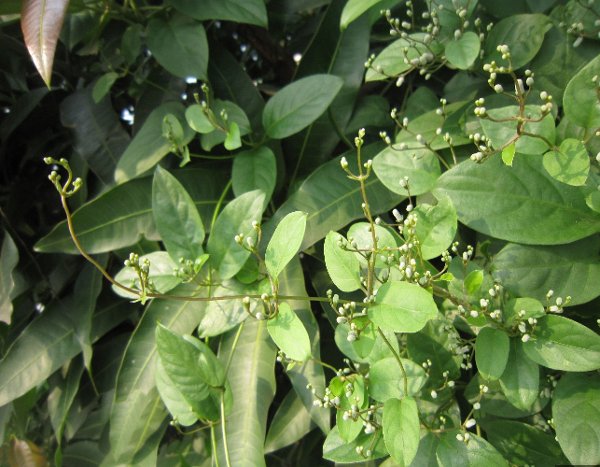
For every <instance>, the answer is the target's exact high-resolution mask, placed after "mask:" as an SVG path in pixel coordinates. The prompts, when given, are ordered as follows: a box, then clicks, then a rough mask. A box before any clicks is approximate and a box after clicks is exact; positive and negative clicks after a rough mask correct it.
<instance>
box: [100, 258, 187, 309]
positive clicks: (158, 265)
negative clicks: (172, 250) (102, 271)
mask: <svg viewBox="0 0 600 467" xmlns="http://www.w3.org/2000/svg"><path fill="white" fill-rule="evenodd" d="M146 259H147V260H148V261H150V271H149V273H148V278H149V279H150V281H152V286H153V287H154V289H155V290H156V291H157V292H158V293H163V294H164V293H167V292H169V291H170V290H173V289H174V288H175V287H177V286H178V285H179V284H180V283H181V278H179V277H177V276H175V273H174V269H177V263H175V262H174V261H173V260H172V259H171V257H170V256H169V254H168V253H167V252H166V251H154V252H152V253H148V254H147V255H142V256H140V263H141V262H143V261H144V260H146ZM115 280H116V281H117V282H120V283H121V284H123V285H125V286H127V287H130V288H132V289H136V290H140V288H141V287H140V279H139V277H138V275H137V273H136V272H135V270H134V269H133V268H131V267H124V268H123V269H121V270H120V271H119V272H118V273H117V274H116V275H115ZM112 289H113V292H115V293H116V294H117V295H119V296H121V297H125V298H129V299H136V298H138V297H139V295H134V294H132V293H129V292H127V291H126V290H123V289H121V288H119V287H116V286H114V285H113V286H112Z"/></svg>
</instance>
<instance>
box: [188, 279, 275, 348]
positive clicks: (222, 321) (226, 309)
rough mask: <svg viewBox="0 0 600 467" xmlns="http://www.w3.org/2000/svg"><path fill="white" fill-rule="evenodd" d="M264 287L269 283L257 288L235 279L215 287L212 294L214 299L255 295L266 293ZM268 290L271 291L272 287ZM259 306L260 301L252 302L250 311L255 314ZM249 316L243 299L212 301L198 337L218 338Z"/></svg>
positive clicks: (206, 310)
mask: <svg viewBox="0 0 600 467" xmlns="http://www.w3.org/2000/svg"><path fill="white" fill-rule="evenodd" d="M262 285H265V286H266V285H268V281H267V280H265V281H263V282H262V283H261V284H260V285H258V286H257V285H256V284H250V285H245V284H242V283H240V282H239V281H237V280H235V279H229V280H226V281H223V282H222V283H221V284H219V285H217V286H215V287H213V289H212V290H211V292H212V296H214V297H227V296H231V295H237V296H244V295H254V294H260V293H261V292H264V291H265V289H264V288H261V286H262ZM268 290H269V291H270V287H268ZM257 306H258V300H252V301H251V302H250V308H249V311H250V312H251V313H254V310H255V309H256V307H257ZM248 316H249V315H248V312H247V311H246V309H245V308H244V304H243V302H242V298H236V299H231V300H213V301H210V302H208V303H207V304H206V308H205V311H204V315H203V316H202V320H201V321H200V324H199V325H198V335H199V336H200V337H202V338H204V337H211V336H218V335H219V334H223V333H225V332H227V331H229V330H230V329H233V328H234V327H236V326H237V325H238V324H240V323H241V322H242V321H244V320H245V319H246V318H248Z"/></svg>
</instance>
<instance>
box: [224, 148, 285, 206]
mask: <svg viewBox="0 0 600 467" xmlns="http://www.w3.org/2000/svg"><path fill="white" fill-rule="evenodd" d="M276 179H277V167H276V164H275V155H274V154H273V151H271V150H270V149H269V148H268V147H266V146H261V147H260V148H258V149H251V150H249V151H244V152H241V153H238V154H236V156H235V159H234V160H233V168H232V170H231V181H232V187H233V193H234V194H235V196H240V195H242V194H244V193H246V192H248V191H252V190H262V191H263V192H264V194H265V203H268V202H269V201H270V200H271V195H272V194H273V190H274V189H275V182H276Z"/></svg>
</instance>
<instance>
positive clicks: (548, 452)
mask: <svg viewBox="0 0 600 467" xmlns="http://www.w3.org/2000/svg"><path fill="white" fill-rule="evenodd" d="M480 424H481V426H482V427H483V429H484V430H485V433H486V435H487V439H488V441H489V442H490V443H491V444H492V445H493V446H494V447H495V448H496V449H497V450H498V451H499V452H500V453H501V454H502V455H503V456H504V458H505V459H506V460H508V461H509V462H511V463H512V464H514V465H524V464H528V465H531V464H533V465H560V464H566V463H567V460H566V459H565V457H564V455H563V453H562V451H561V450H560V446H559V445H558V443H557V442H556V440H555V439H554V436H552V435H551V434H549V433H546V432H544V431H542V430H540V429H539V428H536V427H534V426H531V425H527V424H526V423H522V422H517V421H512V420H490V421H488V420H486V421H482V422H480Z"/></svg>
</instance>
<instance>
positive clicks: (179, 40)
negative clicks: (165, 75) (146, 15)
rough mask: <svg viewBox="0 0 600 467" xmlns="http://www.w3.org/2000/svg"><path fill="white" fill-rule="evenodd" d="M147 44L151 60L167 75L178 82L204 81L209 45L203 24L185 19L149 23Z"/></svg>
mask: <svg viewBox="0 0 600 467" xmlns="http://www.w3.org/2000/svg"><path fill="white" fill-rule="evenodd" d="M146 40H147V42H148V48H149V49H150V52H152V56H153V57H154V58H156V61H157V62H158V63H160V64H161V65H162V66H163V67H164V68H165V69H166V70H167V71H168V72H170V73H172V74H173V75H175V76H178V77H180V78H186V77H188V76H194V77H196V78H198V79H206V78H207V67H208V42H207V39H206V32H205V31H204V27H203V26H202V24H200V23H198V22H197V21H193V20H191V19H190V18H186V17H185V16H173V17H172V18H171V19H170V20H169V21H165V20H163V19H159V18H154V19H152V20H150V22H149V23H148V29H147V30H146Z"/></svg>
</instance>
